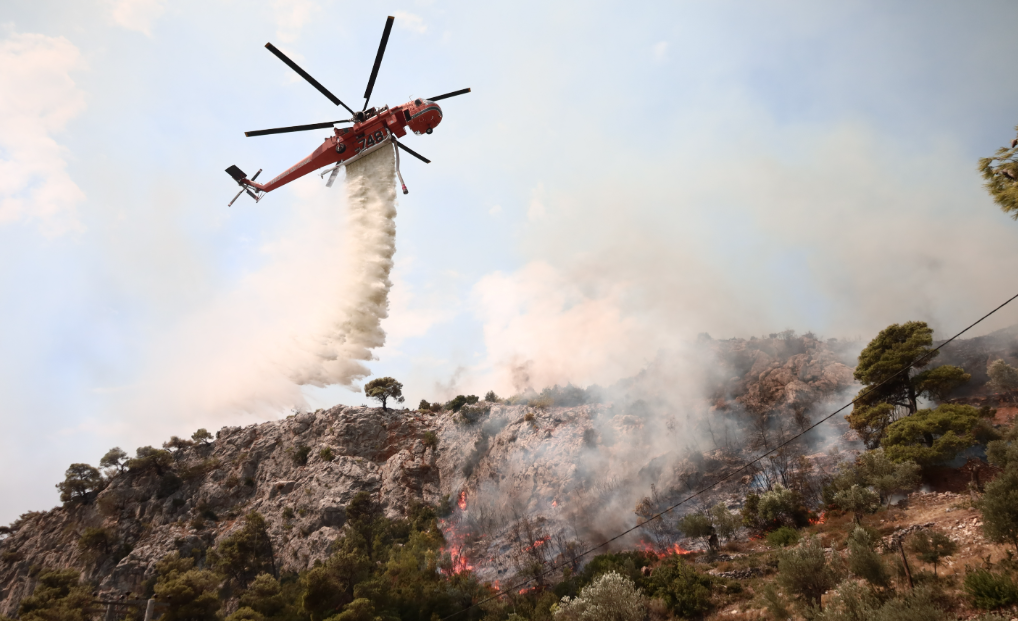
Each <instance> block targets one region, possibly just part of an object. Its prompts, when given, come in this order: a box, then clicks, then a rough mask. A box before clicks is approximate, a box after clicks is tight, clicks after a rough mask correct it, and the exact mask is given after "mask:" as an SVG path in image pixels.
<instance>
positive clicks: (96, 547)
mask: <svg viewBox="0 0 1018 621" xmlns="http://www.w3.org/2000/svg"><path fill="white" fill-rule="evenodd" d="M114 541H115V539H114V537H113V536H112V535H111V534H110V533H109V531H107V530H106V529H105V528H92V527H89V528H86V529H85V531H84V532H83V533H81V537H79V538H78V549H79V550H81V551H82V552H84V553H86V554H87V555H89V556H92V557H95V556H98V555H101V554H106V553H108V552H109V551H110V546H111V545H112V544H113V543H114Z"/></svg>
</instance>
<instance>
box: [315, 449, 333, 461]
mask: <svg viewBox="0 0 1018 621" xmlns="http://www.w3.org/2000/svg"><path fill="white" fill-rule="evenodd" d="M318 457H320V458H321V460H322V461H332V460H333V459H335V456H333V454H332V448H331V447H328V446H326V447H325V448H323V449H322V450H320V451H318Z"/></svg>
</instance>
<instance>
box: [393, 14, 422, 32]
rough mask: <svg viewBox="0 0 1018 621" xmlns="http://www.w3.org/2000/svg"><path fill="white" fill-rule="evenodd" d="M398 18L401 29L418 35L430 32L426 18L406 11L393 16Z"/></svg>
mask: <svg viewBox="0 0 1018 621" xmlns="http://www.w3.org/2000/svg"><path fill="white" fill-rule="evenodd" d="M392 16H393V17H395V18H396V23H397V24H399V26H400V27H401V28H404V29H406V30H409V31H411V32H416V33H418V34H424V33H425V32H427V30H428V26H427V24H425V23H424V18H422V17H421V16H420V15H414V14H413V13H407V12H406V11H396V12H395V13H393V14H392Z"/></svg>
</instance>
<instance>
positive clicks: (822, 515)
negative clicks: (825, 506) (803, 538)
mask: <svg viewBox="0 0 1018 621" xmlns="http://www.w3.org/2000/svg"><path fill="white" fill-rule="evenodd" d="M826 521H827V512H826V511H821V512H820V515H818V516H816V517H815V518H813V519H812V520H810V521H809V523H810V524H823V523H824V522H826Z"/></svg>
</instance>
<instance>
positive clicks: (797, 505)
mask: <svg viewBox="0 0 1018 621" xmlns="http://www.w3.org/2000/svg"><path fill="white" fill-rule="evenodd" d="M742 522H743V524H745V525H746V526H748V527H750V528H756V529H760V530H763V529H766V528H773V527H776V526H782V525H784V526H795V527H802V526H805V525H807V524H808V523H809V510H808V509H806V506H805V503H804V502H803V500H802V496H800V495H799V494H798V493H797V492H795V491H793V490H790V489H786V488H784V487H782V486H781V485H775V486H774V489H772V490H770V491H767V492H764V493H763V494H760V495H757V494H748V495H747V496H746V502H745V504H744V505H743V507H742Z"/></svg>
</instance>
